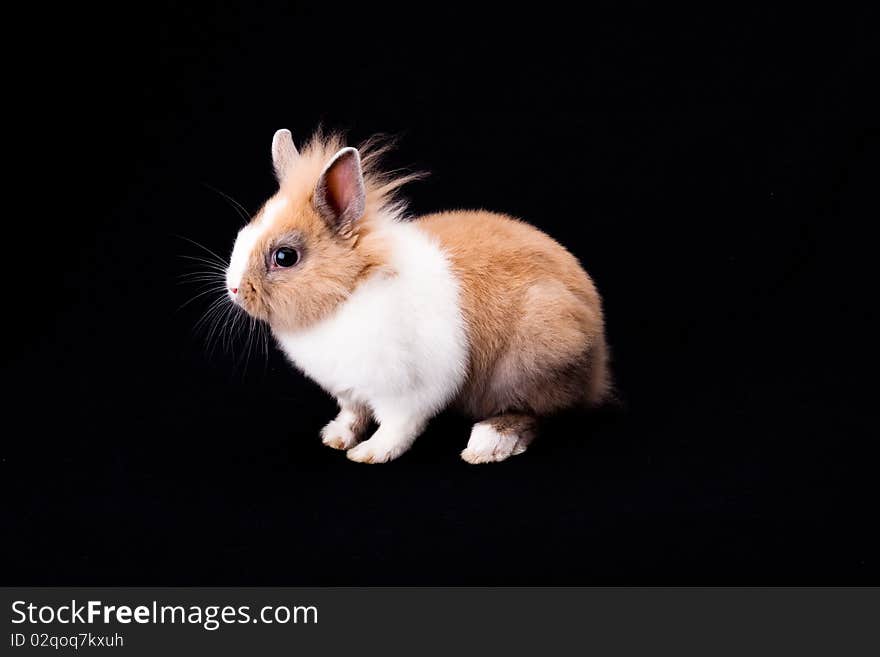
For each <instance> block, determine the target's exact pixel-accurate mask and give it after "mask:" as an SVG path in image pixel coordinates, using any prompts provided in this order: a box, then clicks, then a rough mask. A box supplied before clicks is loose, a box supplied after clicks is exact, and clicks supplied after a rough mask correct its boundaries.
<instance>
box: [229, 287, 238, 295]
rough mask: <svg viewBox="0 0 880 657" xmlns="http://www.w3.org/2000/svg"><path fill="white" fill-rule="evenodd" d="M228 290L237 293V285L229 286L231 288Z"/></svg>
mask: <svg viewBox="0 0 880 657" xmlns="http://www.w3.org/2000/svg"><path fill="white" fill-rule="evenodd" d="M229 291H230V292H232V293H233V294H238V288H237V287H231V288H229Z"/></svg>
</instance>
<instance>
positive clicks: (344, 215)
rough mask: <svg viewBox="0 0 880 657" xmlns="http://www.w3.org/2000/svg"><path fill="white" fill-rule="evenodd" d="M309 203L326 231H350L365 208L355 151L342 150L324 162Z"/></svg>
mask: <svg viewBox="0 0 880 657" xmlns="http://www.w3.org/2000/svg"><path fill="white" fill-rule="evenodd" d="M313 201H314V205H315V209H316V210H317V211H318V214H320V215H321V216H322V217H323V218H324V221H326V222H327V225H329V226H330V228H332V229H333V230H336V231H339V232H341V233H350V232H351V230H352V228H353V227H354V224H355V222H356V221H357V220H358V219H360V218H361V217H362V216H363V215H364V210H365V209H366V190H365V189H364V174H363V170H362V169H361V156H360V154H359V153H358V152H357V150H356V149H354V148H351V147H349V148H343V149H342V150H341V151H339V152H338V153H337V154H336V155H334V156H333V158H332V159H331V160H330V162H328V163H327V166H326V167H324V171H323V172H322V173H321V177H320V178H319V179H318V184H317V185H316V186H315V194H314V197H313Z"/></svg>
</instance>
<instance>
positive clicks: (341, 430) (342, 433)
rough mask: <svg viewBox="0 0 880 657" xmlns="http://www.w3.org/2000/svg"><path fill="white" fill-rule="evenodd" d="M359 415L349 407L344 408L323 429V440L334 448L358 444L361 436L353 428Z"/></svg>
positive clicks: (348, 447)
mask: <svg viewBox="0 0 880 657" xmlns="http://www.w3.org/2000/svg"><path fill="white" fill-rule="evenodd" d="M357 419H358V416H357V415H356V414H355V413H354V412H352V411H351V410H349V409H347V408H342V409H340V411H339V415H337V416H336V419H335V420H331V421H330V422H328V423H327V426H325V427H324V428H323V429H321V442H323V443H324V444H325V445H327V446H328V447H332V448H333V449H351V448H352V447H354V446H355V445H356V444H357V441H358V438H359V436H356V435H355V433H354V431H353V430H352V426H354V424H355V422H357Z"/></svg>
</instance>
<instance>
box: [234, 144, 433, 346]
mask: <svg viewBox="0 0 880 657" xmlns="http://www.w3.org/2000/svg"><path fill="white" fill-rule="evenodd" d="M343 145H344V144H343V141H342V139H341V137H339V136H338V135H330V136H326V137H325V136H323V135H321V134H320V133H319V134H317V135H315V136H314V137H313V138H312V140H311V142H309V143H308V144H307V145H306V146H305V147H304V148H303V150H302V152H301V153H300V155H299V157H297V158H295V161H294V163H293V166H290V167H289V170H288V171H285V172H279V175H282V176H283V177H282V179H281V182H280V189H279V191H278V193H277V194H276V195H275V196H274V197H273V199H270V200H274V199H284V200H286V201H287V203H286V205H285V206H284V208H283V210H282V211H280V213H279V216H277V217H273V221H272V225H271V227H270V228H269V230H267V231H266V233H265V235H264V236H263V237H262V238H261V239H260V241H259V242H258V243H257V246H256V248H255V249H254V250H253V253H252V256H251V260H250V262H249V263H248V268H247V271H246V273H245V276H244V278H243V279H242V282H241V290H240V291H239V294H240V299H241V303H242V306H243V307H244V308H245V310H247V312H248V313H250V314H251V315H253V316H254V317H257V318H258V319H263V320H266V321H270V322H271V323H272V324H273V326H275V327H277V328H286V329H299V328H303V327H306V326H309V325H311V324H314V323H315V322H318V321H320V320H321V319H322V318H323V317H326V316H327V315H328V314H329V313H330V312H332V311H333V309H334V308H336V306H337V305H338V304H340V303H341V302H343V301H344V300H345V299H346V298H348V296H349V295H350V294H351V293H352V291H353V290H354V289H355V288H356V287H357V285H358V284H359V283H360V282H361V281H362V280H364V279H365V278H367V277H368V276H370V275H371V274H373V273H374V272H376V271H378V270H381V269H382V268H383V267H386V263H387V253H386V249H385V245H384V244H382V243H381V241H380V240H378V239H377V238H376V237H375V235H374V232H375V231H374V229H375V226H376V222H378V221H387V220H389V217H394V216H395V215H396V214H397V213H399V212H400V211H401V206H400V205H398V204H396V202H395V200H394V194H395V192H396V191H397V189H398V188H399V187H401V186H402V185H404V184H406V183H407V182H409V181H410V180H413V179H415V178H417V177H418V174H409V175H406V176H398V177H392V176H388V175H385V174H382V173H381V172H379V171H378V170H377V167H376V164H377V161H378V158H379V157H380V156H381V155H382V153H383V152H384V151H385V150H386V148H387V147H386V146H383V145H381V144H379V143H378V142H377V141H371V142H367V143H365V144H362V145H361V146H360V148H359V152H360V154H361V163H362V165H363V170H364V183H365V188H366V211H365V213H364V216H363V218H362V219H361V220H360V221H358V222H357V223H356V225H355V226H353V227H352V226H348V225H344V226H340V227H338V229H337V227H333V226H330V225H328V223H327V222H326V221H325V220H324V219H323V218H322V217H321V215H320V214H319V212H318V210H317V209H316V207H315V204H314V202H313V201H314V199H313V194H314V191H315V187H316V185H317V184H318V181H319V178H320V176H321V172H322V171H323V169H324V167H325V165H326V164H327V162H328V161H329V160H330V159H331V158H332V157H333V155H334V154H335V153H337V152H338V151H339V149H341V148H342V147H343ZM267 205H268V203H267ZM266 207H267V206H265V205H264V206H263V208H262V209H261V210H260V211H259V212H258V213H257V214H256V215H255V216H254V218H253V219H252V221H251V224H252V225H258V224H259V223H260V222H261V221H262V220H263V217H264V212H265V209H266ZM281 245H285V246H292V247H294V248H297V249H298V250H299V251H300V253H301V260H300V262H299V263H298V264H297V265H295V266H293V267H290V268H289V269H276V270H271V267H270V261H269V258H270V257H271V253H272V252H273V251H274V249H276V248H278V247H279V246H281ZM388 273H389V274H392V273H393V272H390V271H388Z"/></svg>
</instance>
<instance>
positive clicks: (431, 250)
mask: <svg viewBox="0 0 880 657" xmlns="http://www.w3.org/2000/svg"><path fill="white" fill-rule="evenodd" d="M387 230H388V239H389V241H390V244H391V247H392V248H391V265H392V267H393V268H394V270H395V272H396V275H393V276H389V275H387V274H382V273H379V274H376V275H374V276H373V277H372V278H370V279H368V280H366V281H364V282H363V283H361V284H360V285H359V286H358V287H357V289H356V290H355V291H354V292H353V293H352V295H351V296H350V297H349V298H348V299H347V300H346V301H345V302H344V303H343V304H341V305H340V306H339V307H338V308H337V309H336V310H335V311H334V313H333V314H332V315H331V316H330V317H328V318H326V319H324V320H323V321H321V322H319V323H318V324H317V325H315V326H312V327H310V328H308V329H307V330H304V331H296V332H277V333H276V338H277V339H278V342H279V344H280V346H281V348H282V349H283V350H284V352H285V353H286V354H287V356H288V357H289V358H290V359H291V360H292V361H293V362H294V364H296V365H297V367H299V368H300V369H301V370H303V372H305V373H306V374H307V375H308V376H309V377H311V378H312V379H314V380H315V381H317V382H318V383H319V384H320V385H321V386H322V387H324V388H325V389H326V390H328V391H329V392H330V393H331V394H333V395H335V396H337V397H339V398H342V399H350V400H352V401H359V402H362V403H367V404H368V405H369V406H370V407H371V408H372V409H373V411H374V412H375V413H376V415H377V417H378V416H381V415H382V414H383V413H386V412H387V413H396V412H397V410H396V409H402V408H406V409H407V412H412V413H415V414H418V415H424V416H426V417H429V416H430V415H433V414H434V413H436V412H438V411H439V410H441V409H442V408H443V407H444V406H446V404H448V403H449V401H450V400H451V399H452V397H453V396H454V395H455V393H456V392H457V390H458V389H459V387H460V386H461V384H462V382H463V380H464V377H465V374H466V368H467V351H468V347H467V335H466V333H465V328H464V321H463V319H462V315H461V310H460V306H459V301H458V299H459V290H458V281H457V280H456V278H455V276H454V275H453V273H452V272H451V270H450V268H449V263H448V261H447V259H446V257H445V256H444V254H443V252H442V251H441V250H440V248H439V247H438V246H437V245H436V244H435V243H434V242H432V241H431V239H430V238H429V237H428V236H427V235H426V234H425V233H423V232H422V231H421V230H419V228H418V227H417V226H416V225H413V224H409V223H395V224H392V225H390V226H389V227H388V228H387Z"/></svg>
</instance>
